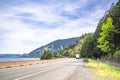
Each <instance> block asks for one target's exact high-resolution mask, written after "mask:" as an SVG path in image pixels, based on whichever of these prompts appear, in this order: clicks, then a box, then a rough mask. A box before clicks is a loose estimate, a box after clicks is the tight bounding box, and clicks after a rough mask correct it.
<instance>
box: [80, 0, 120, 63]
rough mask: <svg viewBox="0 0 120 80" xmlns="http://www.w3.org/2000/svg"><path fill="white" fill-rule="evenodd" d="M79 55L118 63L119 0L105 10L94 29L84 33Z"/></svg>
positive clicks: (119, 45) (119, 56)
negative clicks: (89, 32) (92, 31)
mask: <svg viewBox="0 0 120 80" xmlns="http://www.w3.org/2000/svg"><path fill="white" fill-rule="evenodd" d="M80 55H81V57H88V58H94V59H97V58H99V59H102V58H103V59H106V60H108V61H110V62H115V63H118V64H119V63H120V0H119V1H118V2H117V3H116V4H114V3H113V4H112V5H111V8H110V10H108V11H106V13H105V15H104V16H103V17H102V18H101V20H100V21H99V23H98V26H97V28H96V31H95V32H94V33H93V34H87V35H86V37H85V40H84V42H83V44H82V47H81V50H80Z"/></svg>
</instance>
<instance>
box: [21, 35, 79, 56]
mask: <svg viewBox="0 0 120 80" xmlns="http://www.w3.org/2000/svg"><path fill="white" fill-rule="evenodd" d="M78 39H79V37H75V38H69V39H59V40H56V41H53V42H51V43H49V44H47V45H45V46H42V47H39V48H37V49H35V50H33V51H31V52H30V53H28V54H23V55H22V56H21V57H34V58H37V57H40V54H41V53H42V52H43V50H44V49H46V48H47V49H49V50H51V51H52V52H55V51H58V50H62V49H64V48H65V47H67V46H69V45H70V44H74V43H76V41H77V40H78Z"/></svg>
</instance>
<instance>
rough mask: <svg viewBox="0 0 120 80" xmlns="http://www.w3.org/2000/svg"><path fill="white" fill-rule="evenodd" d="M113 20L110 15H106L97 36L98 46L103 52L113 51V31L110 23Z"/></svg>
mask: <svg viewBox="0 0 120 80" xmlns="http://www.w3.org/2000/svg"><path fill="white" fill-rule="evenodd" d="M112 23H113V20H112V18H111V17H108V18H107V20H106V23H103V25H102V29H101V30H102V32H101V33H100V37H99V38H98V46H97V47H98V48H100V49H101V50H102V51H103V52H104V53H113V52H114V49H115V48H114V47H115V45H114V43H113V35H114V34H113V31H114V26H113V25H112Z"/></svg>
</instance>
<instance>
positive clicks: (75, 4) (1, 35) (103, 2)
mask: <svg viewBox="0 0 120 80" xmlns="http://www.w3.org/2000/svg"><path fill="white" fill-rule="evenodd" d="M113 2H114V3H115V2H117V0H0V54H5V53H12V54H14V53H16V54H23V53H29V52H30V51H32V50H34V49H36V48H38V47H40V46H42V45H46V44H48V43H50V42H52V41H54V40H57V39H65V38H71V37H79V36H81V35H82V34H84V33H89V32H94V31H95V29H96V27H97V24H98V22H99V20H100V19H101V18H102V17H103V16H104V13H105V12H106V11H107V10H109V8H110V6H111V4H112V3H113Z"/></svg>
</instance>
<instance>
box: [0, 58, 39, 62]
mask: <svg viewBox="0 0 120 80" xmlns="http://www.w3.org/2000/svg"><path fill="white" fill-rule="evenodd" d="M30 60H40V58H0V62H14V61H30Z"/></svg>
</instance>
